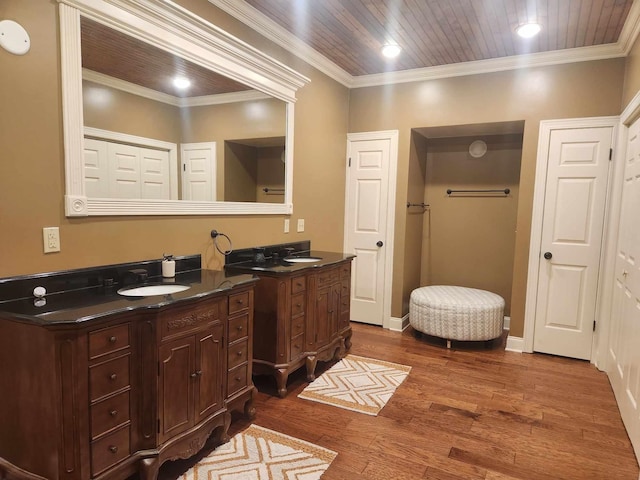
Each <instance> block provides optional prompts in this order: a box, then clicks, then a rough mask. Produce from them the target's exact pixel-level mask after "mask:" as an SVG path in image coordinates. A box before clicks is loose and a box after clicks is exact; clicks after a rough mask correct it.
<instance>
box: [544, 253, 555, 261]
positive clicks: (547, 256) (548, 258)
mask: <svg viewBox="0 0 640 480" xmlns="http://www.w3.org/2000/svg"><path fill="white" fill-rule="evenodd" d="M551 257H553V254H552V253H551V252H544V258H546V259H547V260H551Z"/></svg>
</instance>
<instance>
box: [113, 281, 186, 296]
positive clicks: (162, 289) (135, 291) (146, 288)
mask: <svg viewBox="0 0 640 480" xmlns="http://www.w3.org/2000/svg"><path fill="white" fill-rule="evenodd" d="M189 288H191V286H189V285H178V284H166V285H143V286H141V287H125V288H121V289H120V290H118V293H119V294H120V295H124V296H125V297H152V296H154V295H170V294H172V293H178V292H183V291H185V290H188V289H189Z"/></svg>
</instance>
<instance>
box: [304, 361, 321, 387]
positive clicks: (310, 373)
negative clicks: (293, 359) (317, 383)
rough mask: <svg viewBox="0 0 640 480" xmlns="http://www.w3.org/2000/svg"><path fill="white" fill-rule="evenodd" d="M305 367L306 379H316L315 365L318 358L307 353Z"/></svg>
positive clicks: (309, 380)
mask: <svg viewBox="0 0 640 480" xmlns="http://www.w3.org/2000/svg"><path fill="white" fill-rule="evenodd" d="M305 363H306V367H307V381H308V382H313V381H314V380H315V379H316V365H317V363H318V359H317V358H316V356H315V355H309V356H308V357H307V359H306V361H305Z"/></svg>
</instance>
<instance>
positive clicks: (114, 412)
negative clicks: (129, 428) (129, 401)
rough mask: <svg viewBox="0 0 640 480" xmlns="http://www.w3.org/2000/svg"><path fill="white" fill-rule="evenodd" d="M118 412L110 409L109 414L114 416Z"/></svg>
mask: <svg viewBox="0 0 640 480" xmlns="http://www.w3.org/2000/svg"><path fill="white" fill-rule="evenodd" d="M117 414H118V410H111V411H110V412H109V415H111V416H112V417H115V416H116V415H117Z"/></svg>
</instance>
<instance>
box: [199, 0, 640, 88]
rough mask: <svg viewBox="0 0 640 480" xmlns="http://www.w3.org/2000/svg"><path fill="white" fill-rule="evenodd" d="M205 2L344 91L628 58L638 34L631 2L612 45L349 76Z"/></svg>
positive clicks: (636, 6) (237, 8) (281, 32)
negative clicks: (326, 76)
mask: <svg viewBox="0 0 640 480" xmlns="http://www.w3.org/2000/svg"><path fill="white" fill-rule="evenodd" d="M209 2H210V3H212V4H213V5H215V6H216V7H218V8H220V9H221V10H223V11H225V12H226V13H228V14H229V15H231V16H232V17H235V18H236V19H237V20H239V21H241V22H242V23H244V24H245V25H247V26H248V27H250V28H251V29H253V30H255V31H256V32H257V33H259V34H261V35H262V36H264V37H266V38H267V39H268V40H271V41H272V42H274V43H276V44H277V45H280V46H281V47H283V48H284V49H286V50H288V51H289V52H291V53H293V54H294V55H296V56H298V57H299V58H301V59H302V60H304V61H305V62H307V63H308V64H309V65H311V66H312V67H314V68H316V69H318V70H320V71H321V72H323V73H325V74H326V75H328V76H329V77H331V78H333V79H334V80H336V81H337V82H339V83H341V84H342V85H344V86H345V87H348V88H361V87H373V86H381V85H390V84H395V83H407V82H418V81H425V80H434V79H441V78H449V77H460V76H466V75H477V74H481V73H492V72H501V71H506V70H517V69H521V68H532V67H542V66H549V65H560V64H564V63H576V62H588V61H593V60H605V59H609V58H620V57H625V56H627V55H628V54H629V51H630V50H631V48H632V47H633V44H634V43H635V41H636V39H637V38H638V34H640V2H633V4H632V5H631V9H630V10H629V15H628V16H627V20H626V21H625V24H624V26H623V28H622V31H621V33H620V37H619V39H618V42H616V43H610V44H605V45H594V46H589V47H579V48H570V49H565V50H554V51H551V52H539V53H531V54H526V55H514V56H510V57H501V58H492V59H487V60H478V61H473V62H463V63H456V64H450V65H438V66H434V67H425V68H417V69H412V70H403V71H397V72H384V73H376V74H371V75H360V76H353V75H350V74H349V73H348V72H346V71H345V70H343V69H342V68H340V67H338V66H337V65H336V64H335V63H333V62H332V61H331V60H329V59H328V58H327V57H325V56H324V55H322V54H320V53H319V52H318V51H316V50H314V49H313V48H311V47H310V46H309V45H307V44H306V43H304V42H303V41H302V40H300V39H299V38H297V37H296V36H295V35H293V34H292V33H290V32H289V31H287V30H286V29H284V28H282V27H281V26H280V25H278V24H277V23H276V22H274V21H273V20H271V19H269V18H268V17H267V16H266V15H264V14H262V13H260V12H259V11H258V10H257V9H255V8H253V7H252V6H251V5H249V4H248V3H246V2H244V1H238V0H209Z"/></svg>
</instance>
